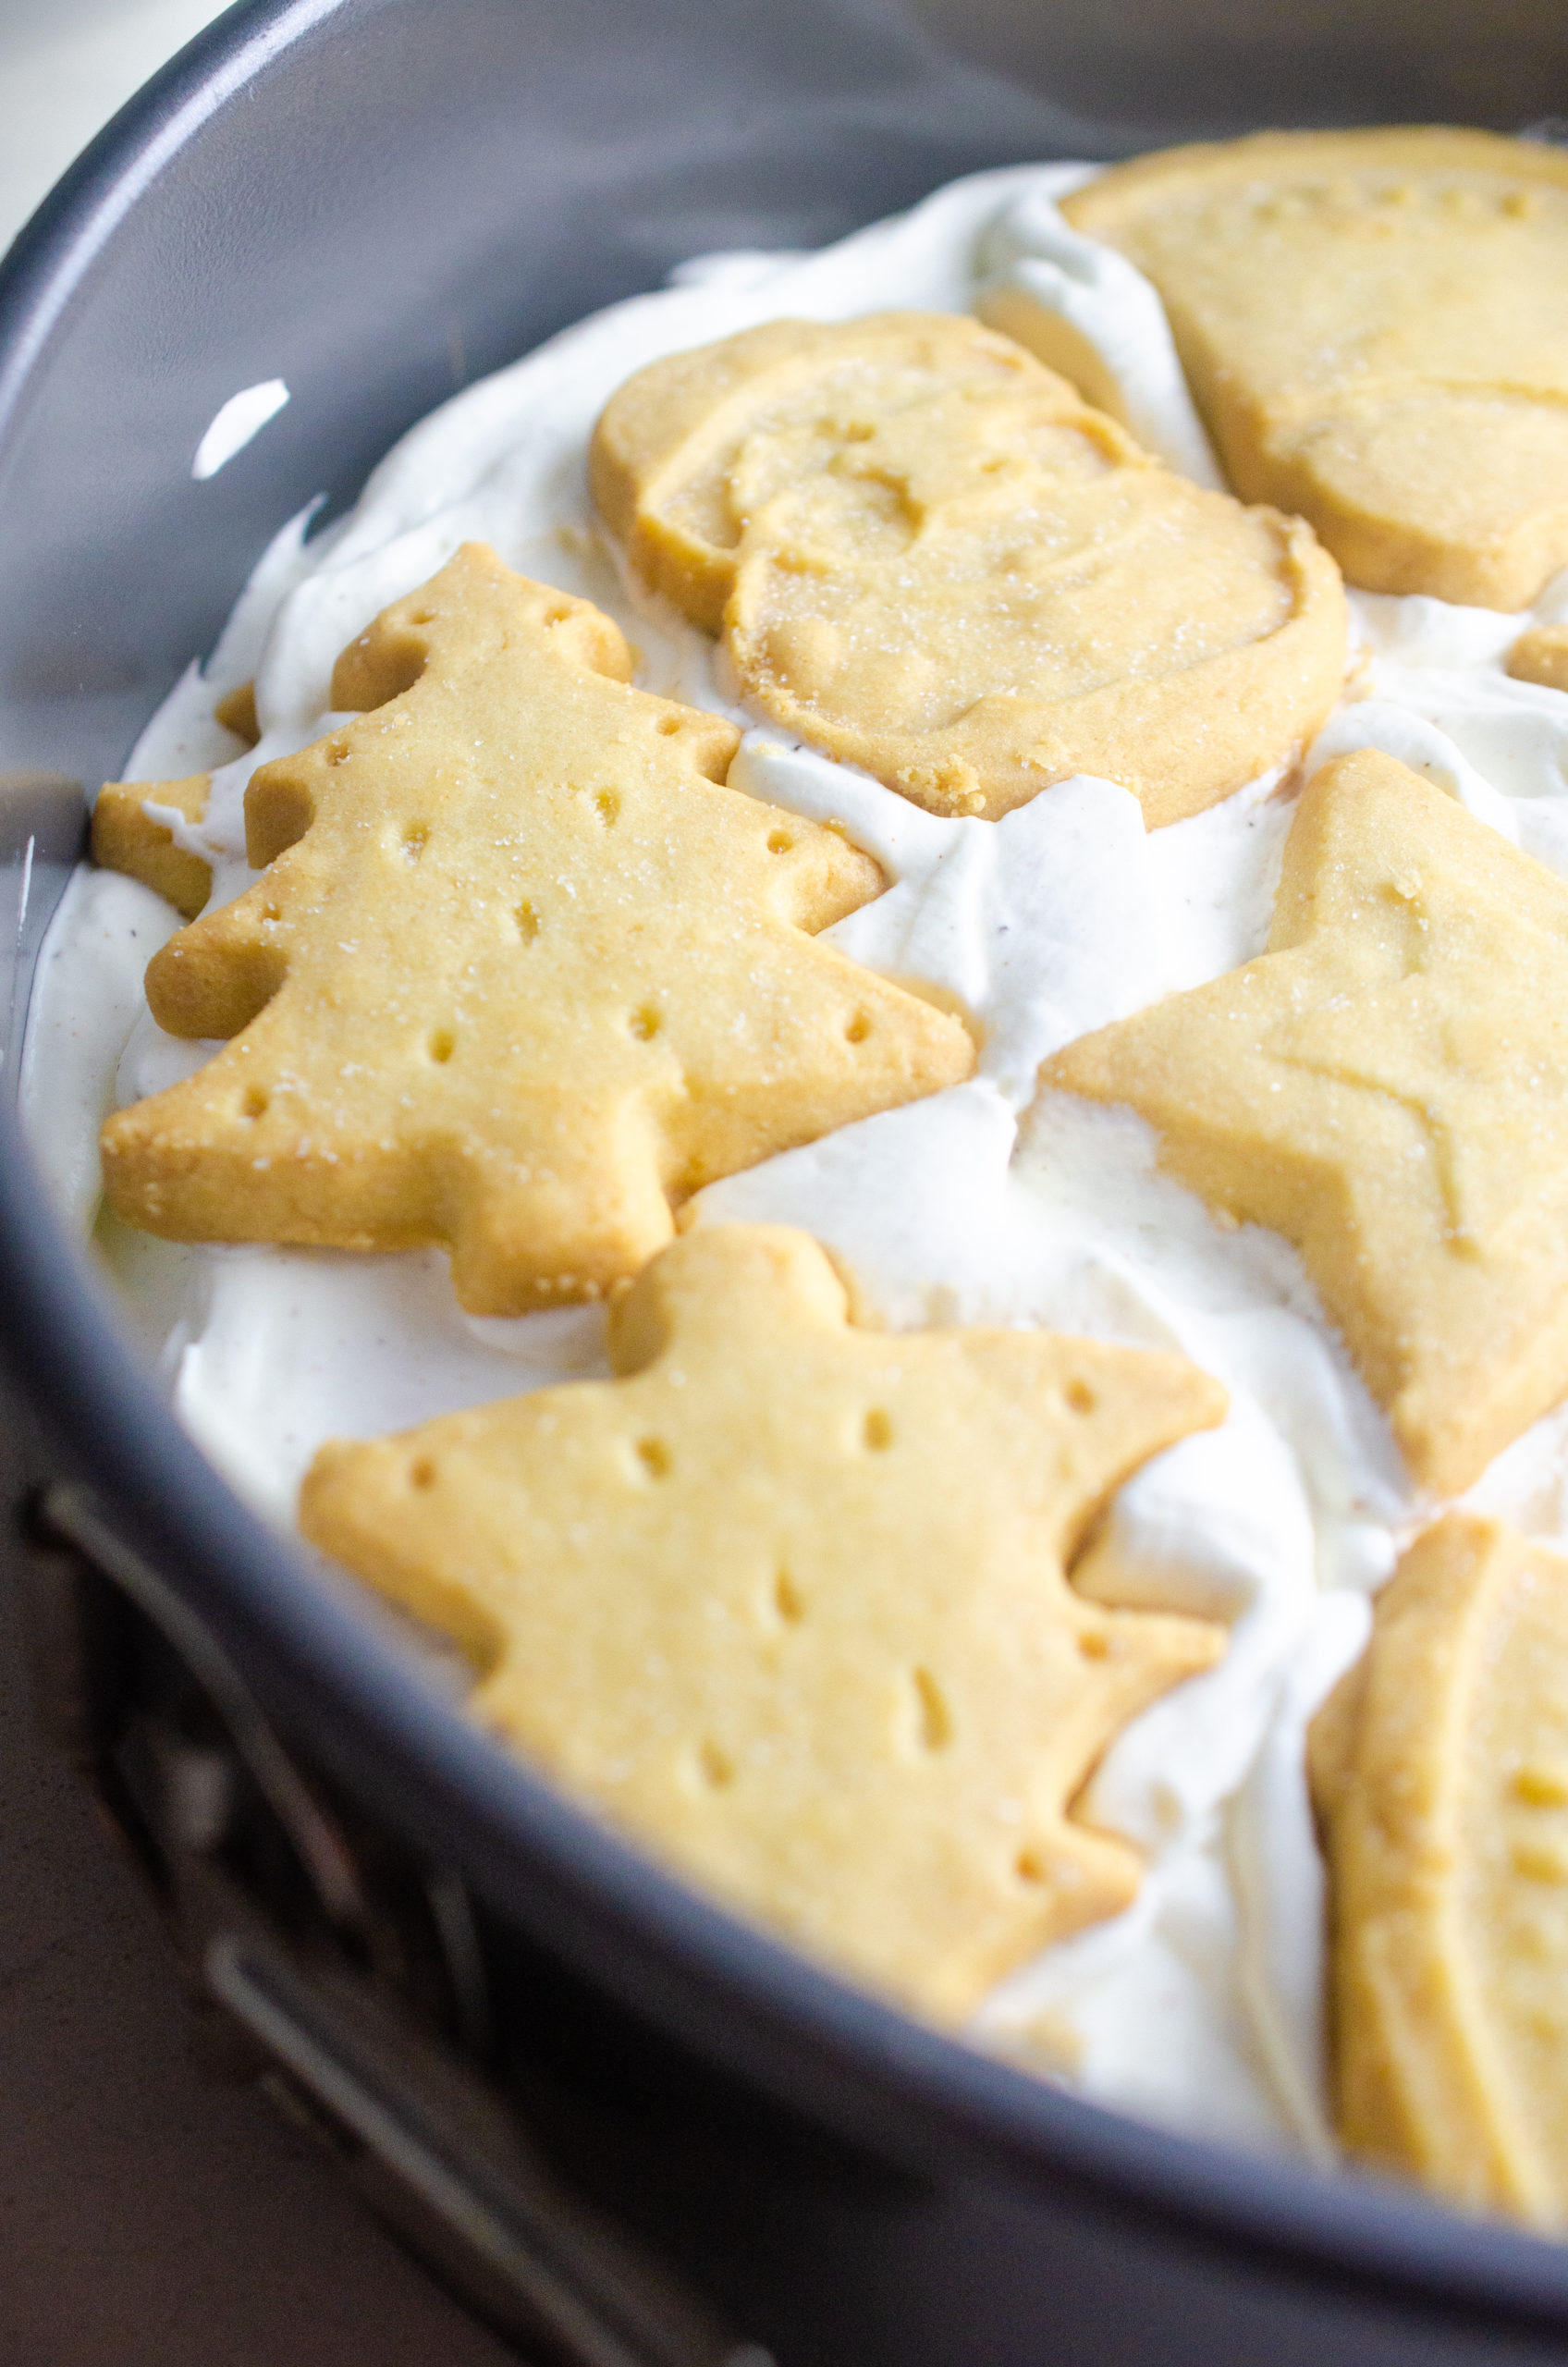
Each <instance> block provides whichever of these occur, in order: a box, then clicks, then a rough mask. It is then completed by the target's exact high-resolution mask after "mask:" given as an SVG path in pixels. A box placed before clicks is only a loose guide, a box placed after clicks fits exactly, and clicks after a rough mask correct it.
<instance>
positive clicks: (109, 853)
mask: <svg viewBox="0 0 1568 2367" xmlns="http://www.w3.org/2000/svg"><path fill="white" fill-rule="evenodd" d="M211 783H212V775H211V774H210V773H190V774H188V775H187V776H186V778H185V779H183V780H159V781H145V780H106V781H105V782H104V786H103V788H102V789H101V790H100V791H99V792H98V802H97V803H96V804H95V805H94V806H93V808H92V860H93V862H94V863H96V864H99V865H102V867H103V868H104V870H105V871H123V872H124V873H125V875H126V877H128V878H130V879H140V880H141V884H142V886H143V887H144V888H151V889H153V890H154V892H155V893H156V894H158V895H160V896H163V897H165V898H166V900H167V901H168V902H169V903H171V904H172V905H173V906H174V908H175V911H176V912H177V913H182V914H184V915H185V918H186V919H187V920H188V921H190V920H194V919H195V917H196V915H197V914H198V913H199V912H200V911H201V909H202V905H203V904H204V903H205V902H206V901H207V898H208V897H209V896H210V895H211V894H212V890H213V867H212V865H211V864H210V863H206V862H204V861H203V860H202V856H201V855H199V854H192V853H191V852H190V849H189V848H187V847H181V846H177V845H176V844H175V839H174V832H173V831H172V829H171V828H169V825H168V824H167V823H166V822H159V821H156V820H155V819H154V818H153V816H152V815H151V814H149V813H148V812H147V810H146V807H147V803H149V802H151V803H153V804H155V805H164V806H168V807H170V808H172V809H173V811H174V812H175V813H177V814H180V815H183V816H184V817H185V819H186V821H188V822H199V821H200V820H201V819H202V815H203V814H205V812H206V810H207V793H208V791H209V789H210V787H211Z"/></svg>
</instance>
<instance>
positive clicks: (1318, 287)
mask: <svg viewBox="0 0 1568 2367" xmlns="http://www.w3.org/2000/svg"><path fill="white" fill-rule="evenodd" d="M1062 211H1063V213H1064V214H1065V215H1067V217H1068V219H1069V221H1070V222H1072V225H1073V227H1074V228H1075V229H1078V230H1081V231H1084V233H1086V234H1087V235H1088V236H1089V237H1091V238H1095V239H1104V240H1105V241H1106V242H1107V244H1109V245H1110V246H1113V247H1116V248H1118V249H1120V251H1121V253H1123V254H1124V255H1127V256H1128V257H1130V259H1131V260H1132V261H1133V263H1134V264H1137V266H1138V268H1139V269H1140V270H1141V271H1143V272H1145V274H1146V275H1147V276H1148V277H1149V278H1150V279H1151V280H1153V282H1154V284H1155V286H1156V287H1157V288H1158V290H1159V293H1160V295H1161V297H1162V298H1163V300H1164V302H1165V308H1166V311H1167V313H1168V314H1169V316H1170V326H1171V330H1172V333H1173V335H1174V337H1175V339H1176V345H1177V350H1178V351H1179V353H1180V355H1181V357H1182V366H1183V368H1184V369H1185V371H1186V374H1187V378H1188V382H1189V384H1190V385H1191V386H1192V389H1193V393H1194V397H1195V399H1196V400H1197V403H1198V406H1199V409H1200V410H1201V411H1202V412H1203V414H1204V417H1205V419H1206V421H1207V425H1208V427H1209V430H1210V433H1211V434H1212V435H1213V436H1214V438H1215V441H1216V442H1217V444H1218V445H1219V450H1220V454H1221V457H1222V459H1223V460H1224V463H1225V467H1226V470H1227V472H1228V473H1229V475H1230V478H1231V484H1233V485H1234V486H1235V488H1236V491H1237V492H1238V493H1239V494H1240V495H1241V496H1242V497H1243V499H1244V500H1248V501H1272V502H1277V503H1278V504H1279V505H1280V508H1281V509H1292V510H1299V511H1300V513H1301V514H1302V516H1303V517H1305V518H1309V519H1310V520H1311V521H1312V523H1313V525H1314V526H1315V527H1316V528H1317V533H1319V534H1320V535H1321V537H1322V539H1323V541H1324V542H1325V543H1326V544H1327V545H1328V546H1329V549H1330V550H1331V551H1332V552H1333V554H1334V557H1335V558H1337V559H1338V560H1339V562H1340V565H1341V568H1343V570H1344V571H1345V574H1346V576H1347V577H1348V578H1349V580H1350V582H1351V583H1357V584H1361V585H1363V586H1365V587H1366V589H1367V590H1368V591H1373V592H1396V593H1408V592H1425V593H1430V594H1432V595H1435V596H1436V597H1438V598H1439V599H1443V600H1453V601H1459V602H1463V603H1465V604H1469V605H1474V606H1479V607H1490V608H1520V607H1526V606H1527V605H1528V603H1529V602H1530V601H1531V600H1533V599H1534V598H1535V596H1536V595H1537V592H1538V591H1539V590H1540V588H1541V585H1542V584H1543V583H1545V581H1546V579H1547V578H1548V577H1549V576H1550V574H1552V573H1553V572H1554V570H1556V569H1558V568H1560V567H1562V565H1563V564H1564V563H1565V562H1568V156H1564V155H1563V154H1562V153H1561V151H1557V150H1554V149H1551V148H1550V147H1545V146H1538V145H1537V144H1535V143H1533V142H1527V141H1517V140H1504V139H1500V138H1498V137H1497V136H1496V135H1495V134H1493V133H1490V132H1484V131H1450V130H1444V129H1434V128H1425V127H1417V126H1403V127H1401V128H1399V129H1389V130H1372V131H1332V132H1266V133H1262V134H1260V135H1258V136H1257V137H1256V138H1254V139H1249V140H1238V141H1229V142H1226V143H1224V144H1223V145H1216V146H1202V147H1192V148H1174V149H1170V150H1168V151H1167V152H1166V153H1163V154H1160V155H1154V156H1145V157H1142V158H1140V159H1138V160H1137V161H1135V162H1134V163H1133V164H1130V165H1123V166H1118V167H1117V168H1116V170H1114V171H1112V172H1109V173H1107V174H1106V175H1104V177H1103V178H1100V179H1098V180H1096V181H1092V182H1090V183H1089V184H1088V185H1087V186H1086V187H1085V188H1084V189H1081V190H1075V191H1074V192H1073V193H1072V196H1070V197H1068V198H1066V199H1065V200H1064V201H1063V203H1062Z"/></svg>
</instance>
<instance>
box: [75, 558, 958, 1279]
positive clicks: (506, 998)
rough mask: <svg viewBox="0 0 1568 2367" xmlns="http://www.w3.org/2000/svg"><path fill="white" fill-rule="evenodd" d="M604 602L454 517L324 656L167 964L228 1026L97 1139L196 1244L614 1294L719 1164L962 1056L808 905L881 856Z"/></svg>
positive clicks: (122, 1180) (193, 1011) (930, 1084)
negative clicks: (322, 716)
mask: <svg viewBox="0 0 1568 2367" xmlns="http://www.w3.org/2000/svg"><path fill="white" fill-rule="evenodd" d="M630 671H631V656H630V653H629V651H628V649H627V647H626V644H625V642H624V641H623V639H622V638H621V635H620V633H619V631H618V630H617V628H616V627H615V625H613V624H612V623H611V622H610V620H609V619H608V618H607V617H605V616H603V615H601V614H600V613H599V611H598V610H596V609H594V608H593V607H589V605H588V604H587V603H586V602H585V601H582V600H575V599H570V598H568V597H567V596H566V595H563V594H560V593H557V592H555V591H552V590H550V589H549V588H548V587H547V586H545V585H543V584H537V583H528V582H526V581H524V579H523V578H521V576H515V575H513V574H512V573H511V572H510V571H509V570H508V569H507V568H505V567H503V566H502V565H501V562H500V561H499V560H498V559H497V558H496V557H495V555H494V553H492V552H490V551H488V550H487V549H485V548H484V546H480V545H472V544H471V545H468V546H465V547H464V549H463V550H462V551H460V552H459V555H458V556H457V558H454V559H453V560H452V561H451V562H450V563H449V564H448V565H447V567H445V568H444V569H443V570H441V572H440V574H439V575H437V576H435V578H434V579H433V580H432V581H431V582H430V583H428V584H426V585H425V586H424V587H423V590H421V591H419V592H415V593H413V594H411V595H410V596H409V597H408V598H407V599H405V600H401V601H398V602H397V603H396V604H395V605H394V606H393V607H390V608H388V609H386V610H385V611H384V613H383V614H382V615H381V617H380V618H378V619H377V620H376V622H375V623H374V625H373V626H372V628H371V630H370V631H369V632H368V633H366V634H365V635H364V637H363V638H362V639H361V640H360V641H358V642H355V643H354V644H351V645H350V646H349V648H348V649H347V650H346V651H345V652H344V653H343V656H341V657H340V658H339V660H338V663H337V670H336V672H335V674H334V677H333V690H332V695H333V698H334V700H335V702H336V703H337V705H338V706H340V707H343V708H361V709H370V710H373V711H372V712H369V713H363V714H361V715H360V716H359V717H357V718H356V719H355V720H354V721H352V722H349V723H347V724H344V725H342V726H341V727H340V728H339V729H337V730H334V731H332V732H331V733H329V734H328V735H327V737H326V738H325V739H324V740H320V741H317V742H315V743H314V745H313V746H312V747H310V748H307V749H306V750H304V751H303V753H302V754H299V755H296V756H288V757H284V758H279V759H278V760H276V762H274V763H271V764H267V765H263V766H262V767H260V768H259V769H258V770H257V771H256V772H255V774H253V776H252V777H251V784H250V787H249V789H248V791H247V792H246V800H245V811H246V829H247V835H248V852H249V856H250V860H251V865H253V866H254V867H256V868H258V869H259V868H261V867H262V866H263V865H267V866H270V868H268V870H267V876H266V877H265V878H263V879H262V880H260V881H258V882H257V884H256V885H255V886H254V887H253V888H251V889H249V890H248V891H247V893H246V894H244V895H243V896H241V897H239V899H238V901H235V902H234V903H232V904H228V905H226V906H224V907H223V908H222V909H221V910H219V911H217V912H214V913H212V914H208V915H207V916H206V917H205V918H204V919H202V921H200V922H198V923H197V924H196V925H195V926H193V927H191V928H189V929H186V930H183V931H181V932H180V933H179V934H178V936H176V937H175V938H172V939H171V940H170V942H169V943H168V945H166V946H165V948H164V950H162V952H160V953H159V954H158V955H157V957H156V958H155V959H154V961H153V963H151V965H150V967H149V969H148V973H147V995H148V1000H149V1003H150V1004H151V1007H152V1011H153V1017H154V1018H155V1019H156V1020H157V1021H158V1023H159V1024H160V1025H161V1026H163V1027H165V1028H166V1029H168V1030H169V1031H170V1032H171V1033H173V1034H175V1035H177V1036H195V1037H203V1036H230V1037H232V1038H233V1039H234V1040H233V1041H232V1042H231V1043H230V1044H228V1045H227V1048H226V1049H224V1050H223V1051H222V1052H221V1053H219V1054H218V1056H217V1057H216V1058H215V1059H214V1060H213V1061H210V1062H209V1063H208V1064H207V1066H206V1067H204V1068H203V1069H202V1070H200V1071H199V1072H198V1073H196V1074H195V1075H194V1076H192V1077H190V1078H189V1079H188V1080H187V1081H186V1082H184V1083H183V1084H180V1085H175V1086H172V1087H171V1088H170V1089H169V1090H168V1091H166V1092H165V1093H161V1094H158V1095H155V1096H154V1097H153V1098H151V1099H150V1100H147V1101H143V1102H140V1103H137V1104H136V1105H134V1106H133V1107H132V1108H130V1109H129V1110H122V1111H120V1112H119V1114H118V1115H117V1116H116V1117H114V1118H111V1119H110V1120H109V1122H108V1123H107V1124H106V1125H105V1127H104V1133H103V1136H102V1147H103V1155H104V1183H105V1188H106V1190H107V1193H108V1196H109V1199H110V1202H111V1205H112V1206H113V1208H115V1210H116V1213H117V1214H118V1215H119V1216H121V1217H122V1218H124V1219H125V1220H127V1221H128V1222H129V1223H132V1224H136V1225H140V1226H141V1227H142V1228H144V1229H145V1230H146V1231H149V1232H153V1233H163V1234H165V1236H167V1237H169V1238H173V1239H177V1240H200V1241H278V1242H295V1243H305V1244H312V1243H313V1244H320V1245H329V1246H337V1247H340V1248H353V1249H372V1250H392V1249H407V1248H412V1247H414V1246H417V1245H422V1244H428V1243H440V1244H444V1245H447V1247H449V1249H450V1250H451V1253H452V1263H453V1279H454V1282H455V1284H456V1287H457V1291H458V1294H459V1299H460V1300H461V1302H462V1304H463V1306H465V1307H468V1308H469V1309H470V1310H471V1311H472V1312H473V1313H476V1314H484V1315H503V1314H518V1313H521V1312H524V1311H526V1310H527V1309H529V1308H531V1307H534V1306H542V1305H547V1304H552V1303H557V1302H559V1301H560V1300H562V1299H572V1298H584V1297H590V1298H591V1297H594V1296H596V1295H598V1294H600V1293H602V1292H603V1291H606V1290H607V1289H609V1288H610V1287H611V1286H612V1285H613V1284H615V1283H617V1282H620V1281H622V1280H623V1279H625V1278H626V1277H628V1276H630V1275H631V1274H633V1273H635V1272H636V1271H637V1269H639V1268H640V1267H641V1266H642V1265H643V1262H644V1260H645V1259H646V1258H647V1257H651V1256H652V1254H653V1252H654V1251H655V1249H657V1248H659V1247H660V1246H661V1245H663V1244H664V1242H666V1241H667V1240H668V1238H669V1235H670V1232H671V1226H672V1210H673V1208H675V1207H676V1206H677V1205H678V1204H679V1203H680V1200H682V1199H683V1198H684V1197H685V1196H687V1195H688V1194H689V1193H691V1192H692V1191H694V1190H696V1189H697V1188H698V1187H699V1186H700V1185H701V1184H705V1183H707V1182H709V1181H710V1180H711V1179H712V1178H713V1177H715V1176H717V1175H723V1174H728V1173H729V1172H731V1171H733V1170H734V1169H736V1168H740V1167H745V1166H749V1165H751V1164H752V1163H753V1161H755V1160H757V1159H766V1158H767V1157H769V1156H770V1155H771V1154H772V1153H773V1152H775V1151H778V1150H783V1149H785V1148H787V1147H790V1146H791V1145H793V1144H797V1143H802V1142H805V1141H808V1140H810V1139H812V1138H813V1137H814V1136H815V1135H817V1134H825V1133H827V1132H828V1131H830V1130H831V1129H832V1128H834V1127H836V1126H841V1125H844V1124H846V1123H848V1122H850V1121H851V1120H853V1119H856V1118H862V1117H866V1116H869V1115H870V1114H871V1113H872V1112H873V1111H875V1110H885V1109H888V1108H891V1107H893V1106H894V1105H896V1104H898V1103H900V1102H903V1101H908V1100H911V1099H913V1098H916V1097H917V1096H919V1095H921V1094H924V1093H929V1092H932V1091H935V1090H936V1089H937V1087H938V1086H941V1085H951V1084H953V1083H956V1082H957V1081H958V1080H959V1079H960V1078H962V1077H964V1076H967V1075H968V1074H969V1073H970V1072H971V1070H972V1069H973V1067H974V1046H973V1044H972V1042H971V1040H970V1037H969V1036H968V1035H967V1033H966V1032H965V1030H964V1028H963V1027H962V1025H961V1024H960V1023H959V1022H958V1021H957V1020H956V1019H954V1018H952V1017H951V1016H950V1015H949V1014H948V1013H946V1012H939V1011H937V1010H935V1009H933V1008H932V1007H931V1006H930V1005H929V1004H928V1003H925V1002H923V1001H921V1000H919V999H918V998H917V997H915V996H913V995H912V994H907V993H905V992H903V991H902V990H901V989H900V988H899V987H894V986H890V985H888V983H887V982H886V981H885V980H883V979H881V978H878V977H876V976H874V975H871V974H870V973H869V972H867V971H864V970H862V969H860V968H858V967H857V966H856V965H855V964H854V963H851V962H849V961H847V960H846V959H845V957H844V956H843V955H842V954H839V953H838V952H836V951H834V950H831V949H830V948H828V947H826V946H822V945H817V944H815V943H814V942H813V941H812V938H811V937H810V936H809V935H808V934H807V932H808V931H812V930H816V929H820V928H823V927H825V926H827V924H828V923H829V922H831V921H834V920H837V919H839V918H841V917H842V916H843V915H844V914H846V913H849V912H851V911H853V910H854V909H855V908H856V907H857V906H858V905H860V904H862V903H864V901H866V899H867V898H868V897H870V896H873V895H875V894H876V893H877V891H878V889H880V887H881V885H882V877H881V874H880V872H879V871H878V869H877V866H876V864H874V863H873V862H872V861H871V860H870V858H869V857H868V856H866V855H864V854H862V853H860V852H858V851H857V850H856V849H854V848H852V847H851V846H850V845H849V844H848V843H847V842H846V841H845V840H844V839H843V838H842V837H840V836H839V835H838V834H837V833H835V832H833V831H831V830H827V829H824V828H818V827H816V826H815V825H814V824H812V823H809V822H802V821H800V820H797V819H796V818H795V817H794V816H790V815H786V814H781V813H779V812H778V811H777V810H775V809H773V808H770V807H768V806H765V805H762V804H760V803H757V802H756V801H755V800H754V799H752V798H749V797H745V796H742V795H741V793H740V792H739V791H732V790H729V789H725V788H723V787H722V786H721V785H720V783H721V781H722V777H723V774H724V772H725V770H726V767H728V765H729V759H730V756H731V755H732V754H733V753H734V750H735V747H736V745H737V742H738V738H739V735H738V734H737V732H736V730H735V729H734V727H733V726H732V725H731V724H729V723H725V722H722V721H720V720H719V719H718V718H717V717H714V716H711V715H702V714H698V713H696V712H695V711H694V710H692V709H691V708H688V707H683V706H678V705H674V704H672V703H671V702H670V701H668V700H666V699H658V698H653V697H650V696H648V695H647V694H646V693H643V692H641V691H637V690H634V689H632V688H631V687H630V686H629V684H628V683H627V681H626V680H625V677H626V676H627V675H628V674H629V673H630Z"/></svg>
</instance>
